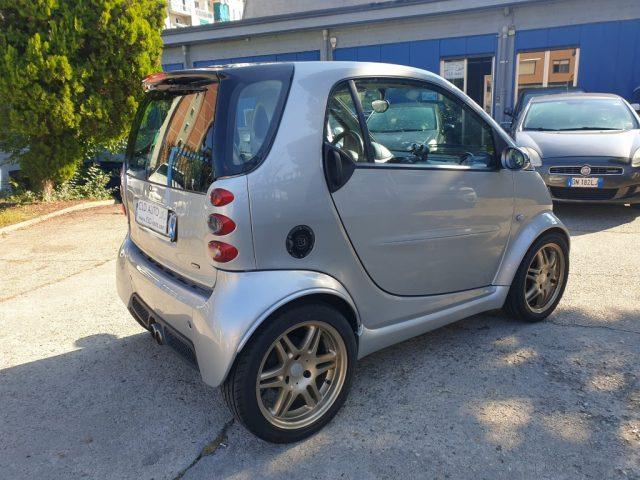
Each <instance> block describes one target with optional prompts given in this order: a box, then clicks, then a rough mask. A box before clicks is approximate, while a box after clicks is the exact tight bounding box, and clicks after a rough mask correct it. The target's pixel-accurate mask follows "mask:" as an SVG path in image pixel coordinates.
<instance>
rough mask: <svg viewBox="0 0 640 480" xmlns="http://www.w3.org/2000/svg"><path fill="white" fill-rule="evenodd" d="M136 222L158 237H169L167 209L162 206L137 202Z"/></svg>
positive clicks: (144, 201)
mask: <svg viewBox="0 0 640 480" xmlns="http://www.w3.org/2000/svg"><path fill="white" fill-rule="evenodd" d="M136 222H137V223H138V224H139V225H142V226H143V227H147V228H148V229H150V230H153V231H154V232H157V233H159V234H160V235H165V236H169V228H168V227H169V209H168V208H166V207H163V206H162V205H158V204H157V203H151V202H147V201H146V200H138V203H136Z"/></svg>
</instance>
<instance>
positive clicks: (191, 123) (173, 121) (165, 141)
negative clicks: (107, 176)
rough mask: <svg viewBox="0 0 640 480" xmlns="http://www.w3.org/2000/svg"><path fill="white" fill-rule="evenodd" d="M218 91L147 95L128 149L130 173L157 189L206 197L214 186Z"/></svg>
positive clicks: (214, 88)
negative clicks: (203, 193)
mask: <svg viewBox="0 0 640 480" xmlns="http://www.w3.org/2000/svg"><path fill="white" fill-rule="evenodd" d="M218 87H219V84H218V83H217V82H216V83H212V84H210V85H208V86H207V87H205V88H203V89H202V90H201V91H195V92H190V93H187V94H179V93H173V92H153V93H151V94H150V95H149V96H148V97H147V99H146V100H145V101H144V102H143V104H142V106H141V108H140V111H139V113H138V122H137V128H136V129H135V132H134V134H133V135H132V139H131V141H130V144H129V151H128V155H127V166H128V171H129V173H130V174H133V175H135V176H136V177H138V178H140V179H143V180H148V181H149V182H152V183H156V184H159V185H164V186H167V187H171V188H176V189H180V190H188V191H193V192H205V191H206V190H207V188H208V187H209V185H210V184H211V182H212V181H213V167H212V155H213V124H214V118H215V109H216V103H217V97H218Z"/></svg>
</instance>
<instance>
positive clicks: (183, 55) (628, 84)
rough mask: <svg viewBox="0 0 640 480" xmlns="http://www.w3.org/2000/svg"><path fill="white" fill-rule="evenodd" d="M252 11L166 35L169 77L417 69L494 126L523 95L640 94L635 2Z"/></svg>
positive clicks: (639, 17) (335, 5)
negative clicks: (238, 71) (219, 69)
mask: <svg viewBox="0 0 640 480" xmlns="http://www.w3.org/2000/svg"><path fill="white" fill-rule="evenodd" d="M255 2H256V0H248V1H247V5H246V14H245V18H244V19H243V20H241V21H236V22H229V23H226V24H212V25H203V26H199V27H191V28H185V29H180V30H176V29H174V30H167V31H165V32H164V33H163V39H164V43H165V49H164V54H163V66H164V68H165V69H166V70H175V69H180V68H190V67H204V66H209V65H216V64H225V63H234V62H254V61H285V60H298V61H300V60H328V61H331V60H334V61H339V60H359V61H375V62H387V63H397V64H403V65H410V66H415V67H419V68H423V69H425V70H429V71H432V72H435V73H438V74H440V75H442V76H444V77H445V78H447V79H449V80H450V81H451V82H453V83H454V84H456V85H457V86H458V87H459V88H461V89H462V90H464V91H465V92H466V93H467V94H468V95H469V96H471V97H472V98H473V99H474V100H475V101H476V102H477V103H478V104H480V105H481V106H482V107H483V108H484V109H485V110H486V111H488V112H490V113H491V114H493V115H494V116H495V117H496V119H498V120H503V119H504V113H503V112H504V110H505V108H508V107H511V106H513V103H514V99H515V98H516V96H517V92H518V90H519V89H521V88H526V87H544V86H577V87H581V88H583V89H585V90H586V91H590V92H611V93H616V94H619V95H622V96H623V97H625V98H627V99H629V100H632V96H633V90H634V88H636V87H638V86H640V1H638V0H607V1H606V2H604V1H602V0H392V1H383V2H379V3H369V2H365V1H363V0H352V1H349V0H327V1H326V2H311V1H310V0H299V1H297V2H290V1H285V0H274V1H272V2H258V3H255ZM313 5H316V9H314V7H313ZM318 6H320V8H322V9H321V10H318V9H317V8H318ZM267 7H268V8H267ZM266 13H270V15H268V16H265V14H266Z"/></svg>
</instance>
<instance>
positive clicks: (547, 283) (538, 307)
mask: <svg viewBox="0 0 640 480" xmlns="http://www.w3.org/2000/svg"><path fill="white" fill-rule="evenodd" d="M565 268H566V262H565V258H564V252H563V251H562V249H561V248H560V246H559V245H556V244H555V243H549V244H547V245H543V246H542V247H541V248H540V250H538V251H537V252H536V254H535V255H534V256H533V258H532V259H531V263H530V264H529V268H528V269H527V278H526V281H525V282H524V298H525V301H526V302H527V305H528V306H529V308H530V309H531V311H532V312H534V313H542V312H544V311H545V310H546V309H547V308H548V307H549V305H552V304H553V302H555V301H556V299H557V298H558V295H559V294H560V291H561V289H562V288H561V287H562V282H564V271H565Z"/></svg>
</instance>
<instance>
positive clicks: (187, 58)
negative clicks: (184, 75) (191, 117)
mask: <svg viewBox="0 0 640 480" xmlns="http://www.w3.org/2000/svg"><path fill="white" fill-rule="evenodd" d="M190 53H191V52H190V51H189V45H182V62H183V63H184V68H192V67H193V65H191V55H190Z"/></svg>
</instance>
